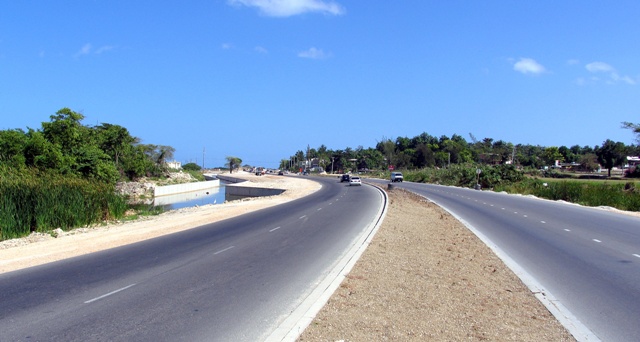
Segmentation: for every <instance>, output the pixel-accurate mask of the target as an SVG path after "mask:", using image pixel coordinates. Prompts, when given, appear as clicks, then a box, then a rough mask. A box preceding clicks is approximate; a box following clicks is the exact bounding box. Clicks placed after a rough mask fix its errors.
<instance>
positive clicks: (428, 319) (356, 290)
mask: <svg viewBox="0 0 640 342" xmlns="http://www.w3.org/2000/svg"><path fill="white" fill-rule="evenodd" d="M389 198H390V208H389V211H388V213H387V216H386V217H385V220H384V222H383V224H382V226H381V228H380V229H379V230H378V233H377V234H376V236H375V237H374V238H373V240H372V243H371V245H369V247H368V248H367V250H366V251H365V252H364V254H363V255H362V257H361V258H360V260H358V262H357V263H356V265H355V266H354V268H353V269H352V270H351V272H350V273H349V274H348V275H347V277H346V279H345V281H344V282H343V283H342V284H341V286H340V287H339V288H338V290H337V291H336V292H335V293H334V294H333V296H332V297H331V298H330V300H329V301H328V303H327V304H326V305H325V306H324V308H323V309H322V310H321V311H320V312H319V313H318V315H317V316H316V318H315V319H314V320H313V321H312V322H311V324H310V325H309V327H308V328H307V329H306V330H305V331H304V332H303V334H302V335H301V336H300V337H299V339H298V340H299V341H380V340H391V341H458V340H491V341H574V340H575V339H574V338H573V337H572V336H571V335H570V334H569V333H568V332H567V330H566V329H565V328H564V327H563V326H562V325H560V323H559V322H558V321H557V320H556V319H555V317H553V315H551V313H550V312H549V311H548V310H547V309H546V308H545V307H544V305H542V303H540V302H539V301H538V300H537V299H536V298H535V297H534V295H533V294H532V293H531V292H530V291H529V290H528V289H527V287H526V286H525V285H524V284H523V283H522V282H521V281H520V279H518V278H517V276H516V275H515V274H513V272H511V271H510V270H509V269H508V268H507V267H506V266H505V265H504V264H503V263H502V261H501V260H500V259H499V258H498V257H497V256H495V255H494V254H493V253H492V252H491V250H490V249H489V248H488V247H487V246H486V245H484V244H483V243H482V242H481V241H480V240H479V239H478V238H477V237H476V236H475V235H473V233H471V232H470V231H469V230H468V229H466V227H464V225H462V224H461V223H460V222H458V221H457V220H455V219H454V218H453V217H452V216H450V215H449V214H448V213H447V212H446V211H444V210H442V209H441V208H439V207H437V206H436V205H435V204H433V203H430V202H427V201H425V200H424V199H423V198H421V197H419V196H416V195H414V194H411V193H409V192H406V191H403V190H400V189H396V190H393V191H390V192H389Z"/></svg>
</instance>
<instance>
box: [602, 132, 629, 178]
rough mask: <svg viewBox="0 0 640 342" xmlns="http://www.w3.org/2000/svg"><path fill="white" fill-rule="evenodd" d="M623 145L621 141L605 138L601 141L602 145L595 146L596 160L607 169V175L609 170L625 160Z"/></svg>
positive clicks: (609, 173)
mask: <svg viewBox="0 0 640 342" xmlns="http://www.w3.org/2000/svg"><path fill="white" fill-rule="evenodd" d="M624 152H625V146H624V144H623V143H621V142H613V141H612V140H610V139H607V140H605V142H603V143H602V147H596V156H598V162H600V164H601V165H602V166H604V167H605V168H606V169H607V171H608V176H609V177H611V170H612V169H613V168H614V167H615V166H616V165H620V164H622V163H623V162H624V160H625V157H626V156H625V153H624Z"/></svg>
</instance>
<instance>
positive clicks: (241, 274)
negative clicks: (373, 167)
mask: <svg viewBox="0 0 640 342" xmlns="http://www.w3.org/2000/svg"><path fill="white" fill-rule="evenodd" d="M315 180H316V181H318V182H320V183H321V184H322V188H321V189H320V190H319V191H317V192H316V193H314V194H312V195H309V196H307V197H304V198H301V199H298V200H295V201H292V202H289V203H285V204H282V205H278V206H276V207H272V208H268V209H264V210H260V211H257V212H254V213H250V214H246V215H242V216H240V217H236V218H232V219H228V220H225V221H221V222H217V223H212V224H208V225H205V226H201V227H198V228H194V229H191V230H188V231H184V232H181V233H176V234H172V235H168V236H164V237H160V238H155V239H151V240H147V241H143V242H140V243H136V244H132V245H128V246H123V247H120V248H115V249H111V250H107V251H103V252H98V253H93V254H89V255H86V256H81V257H76V258H72V259H68V260H63V261H60V262H55V263H50V264H46V265H42V266H39V267H33V268H29V269H24V270H21V271H15V272H10V273H5V274H1V275H0V303H1V304H0V340H1V341H27V340H29V341H91V340H101V341H160V340H184V341H202V340H206V341H214V340H216V341H258V340H264V339H265V338H267V336H269V334H271V333H272V332H273V331H274V330H276V328H277V327H278V325H279V324H281V323H282V322H283V321H284V320H285V319H286V318H287V316H289V315H290V313H291V312H293V311H294V310H295V309H296V308H297V307H298V306H299V305H300V304H301V303H302V302H303V300H304V299H305V298H306V297H308V296H309V294H310V293H311V292H312V290H313V288H314V287H316V286H317V285H318V284H319V283H320V282H321V281H322V280H323V278H325V277H326V276H327V275H328V274H329V273H330V271H331V269H332V268H333V267H334V266H335V265H336V264H338V262H339V261H340V259H342V258H343V257H344V256H345V253H346V251H347V250H349V249H350V248H353V245H354V244H355V243H356V241H358V238H359V237H361V236H362V235H363V234H367V233H369V232H370V231H371V229H372V227H373V226H375V225H376V224H377V223H378V221H379V220H380V217H381V214H382V208H383V207H384V205H385V196H384V195H383V194H382V192H381V191H379V190H377V189H376V188H374V187H372V186H366V185H365V186H361V187H349V186H348V185H345V184H344V183H342V184H341V183H339V182H338V180H337V179H335V178H332V179H323V178H315Z"/></svg>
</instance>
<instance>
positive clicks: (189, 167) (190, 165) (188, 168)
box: [182, 163, 202, 171]
mask: <svg viewBox="0 0 640 342" xmlns="http://www.w3.org/2000/svg"><path fill="white" fill-rule="evenodd" d="M182 169H183V170H185V171H200V170H202V167H200V165H198V164H196V163H187V164H184V165H182Z"/></svg>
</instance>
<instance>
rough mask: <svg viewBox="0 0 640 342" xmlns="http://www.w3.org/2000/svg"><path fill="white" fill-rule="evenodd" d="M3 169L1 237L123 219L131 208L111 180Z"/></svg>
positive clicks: (0, 238) (0, 210)
mask: <svg viewBox="0 0 640 342" xmlns="http://www.w3.org/2000/svg"><path fill="white" fill-rule="evenodd" d="M0 171H3V172H2V177H1V178H0V240H6V239H12V238H18V237H22V236H26V235H29V234H30V233H31V232H33V231H39V232H47V231H50V230H53V229H56V228H62V229H63V230H68V229H71V228H76V227H82V226H86V225H90V224H95V223H98V222H101V221H103V220H108V219H114V218H120V217H122V216H123V215H124V212H125V211H126V209H127V204H126V199H125V198H124V197H122V196H119V195H116V193H115V189H114V186H113V185H111V184H108V183H103V182H98V181H94V180H86V179H80V178H77V177H63V176H60V175H56V174H52V173H40V172H36V171H31V170H21V171H20V172H17V171H16V170H8V169H2V170H0Z"/></svg>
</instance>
